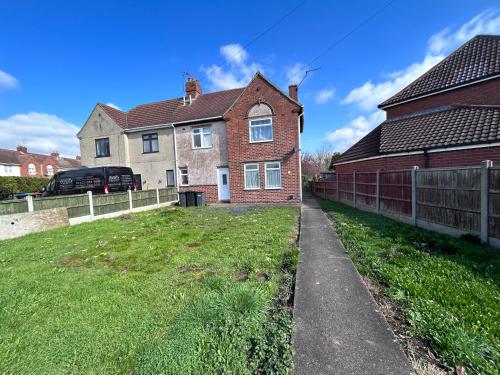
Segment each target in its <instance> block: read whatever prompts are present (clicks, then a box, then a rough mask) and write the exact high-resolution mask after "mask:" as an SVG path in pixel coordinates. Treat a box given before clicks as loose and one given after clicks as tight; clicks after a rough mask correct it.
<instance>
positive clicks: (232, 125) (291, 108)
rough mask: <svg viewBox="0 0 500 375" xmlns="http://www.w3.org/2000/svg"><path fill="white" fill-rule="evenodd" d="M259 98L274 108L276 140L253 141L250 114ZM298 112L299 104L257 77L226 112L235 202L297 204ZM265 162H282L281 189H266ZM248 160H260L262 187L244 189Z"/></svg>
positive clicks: (231, 183)
mask: <svg viewBox="0 0 500 375" xmlns="http://www.w3.org/2000/svg"><path fill="white" fill-rule="evenodd" d="M259 101H261V102H264V103H266V104H268V105H269V106H271V107H272V108H273V111H274V116H273V141H272V142H265V143H249V131H248V126H249V121H248V118H246V116H247V113H248V111H249V109H250V108H251V107H252V106H254V105H255V104H256V103H257V102H259ZM298 111H299V106H298V105H297V104H295V103H293V102H292V101H290V100H289V99H287V98H286V97H285V96H284V95H283V94H282V93H281V92H279V91H278V90H277V89H276V88H274V87H273V86H272V85H271V84H269V83H268V82H267V81H266V80H265V79H263V78H261V77H260V76H257V77H256V78H255V79H254V80H253V81H252V82H251V83H250V84H249V86H248V87H247V89H246V90H245V91H244V93H243V94H242V96H241V97H240V98H239V99H238V101H237V102H236V103H235V105H234V106H233V108H232V109H231V110H230V111H229V112H228V113H227V114H226V121H227V122H226V128H227V143H228V160H229V174H230V187H231V202H233V203H253V202H266V203H273V202H294V203H296V202H298V201H299V200H300V190H299V189H300V176H299V162H300V161H299V153H298V145H299V130H298ZM265 161H281V185H282V188H281V189H279V190H266V189H265V188H264V184H265V182H264V181H265V177H264V173H265V172H264V162H265ZM246 162H258V163H259V169H260V189H259V190H244V170H243V164H244V163H246Z"/></svg>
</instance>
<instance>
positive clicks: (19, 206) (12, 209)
mask: <svg viewBox="0 0 500 375" xmlns="http://www.w3.org/2000/svg"><path fill="white" fill-rule="evenodd" d="M21 212H28V202H27V201H26V200H25V199H17V200H11V201H7V202H0V215H8V214H18V213H21Z"/></svg>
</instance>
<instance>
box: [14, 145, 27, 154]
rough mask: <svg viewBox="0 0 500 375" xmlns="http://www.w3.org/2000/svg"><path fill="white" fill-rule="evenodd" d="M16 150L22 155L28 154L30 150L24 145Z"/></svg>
mask: <svg viewBox="0 0 500 375" xmlns="http://www.w3.org/2000/svg"><path fill="white" fill-rule="evenodd" d="M16 150H17V151H19V152H20V153H21V154H27V153H28V148H27V147H26V146H23V145H18V146H17V147H16Z"/></svg>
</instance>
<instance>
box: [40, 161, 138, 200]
mask: <svg viewBox="0 0 500 375" xmlns="http://www.w3.org/2000/svg"><path fill="white" fill-rule="evenodd" d="M128 189H131V190H136V184H135V182H134V173H133V172H132V169H130V168H128V167H97V168H79V169H71V170H69V171H62V172H57V173H56V174H55V175H54V177H52V179H51V180H50V181H49V183H48V184H47V186H46V187H45V188H44V189H43V191H42V196H44V197H48V196H51V195H64V194H81V193H85V192H87V191H89V190H92V192H93V193H96V194H108V193H110V192H116V191H127V190H128Z"/></svg>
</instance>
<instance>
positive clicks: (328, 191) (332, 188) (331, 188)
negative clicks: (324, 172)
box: [324, 178, 337, 201]
mask: <svg viewBox="0 0 500 375" xmlns="http://www.w3.org/2000/svg"><path fill="white" fill-rule="evenodd" d="M324 184H325V197H326V199H330V200H332V201H335V200H337V179H336V178H335V179H331V180H328V181H325V182H324Z"/></svg>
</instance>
